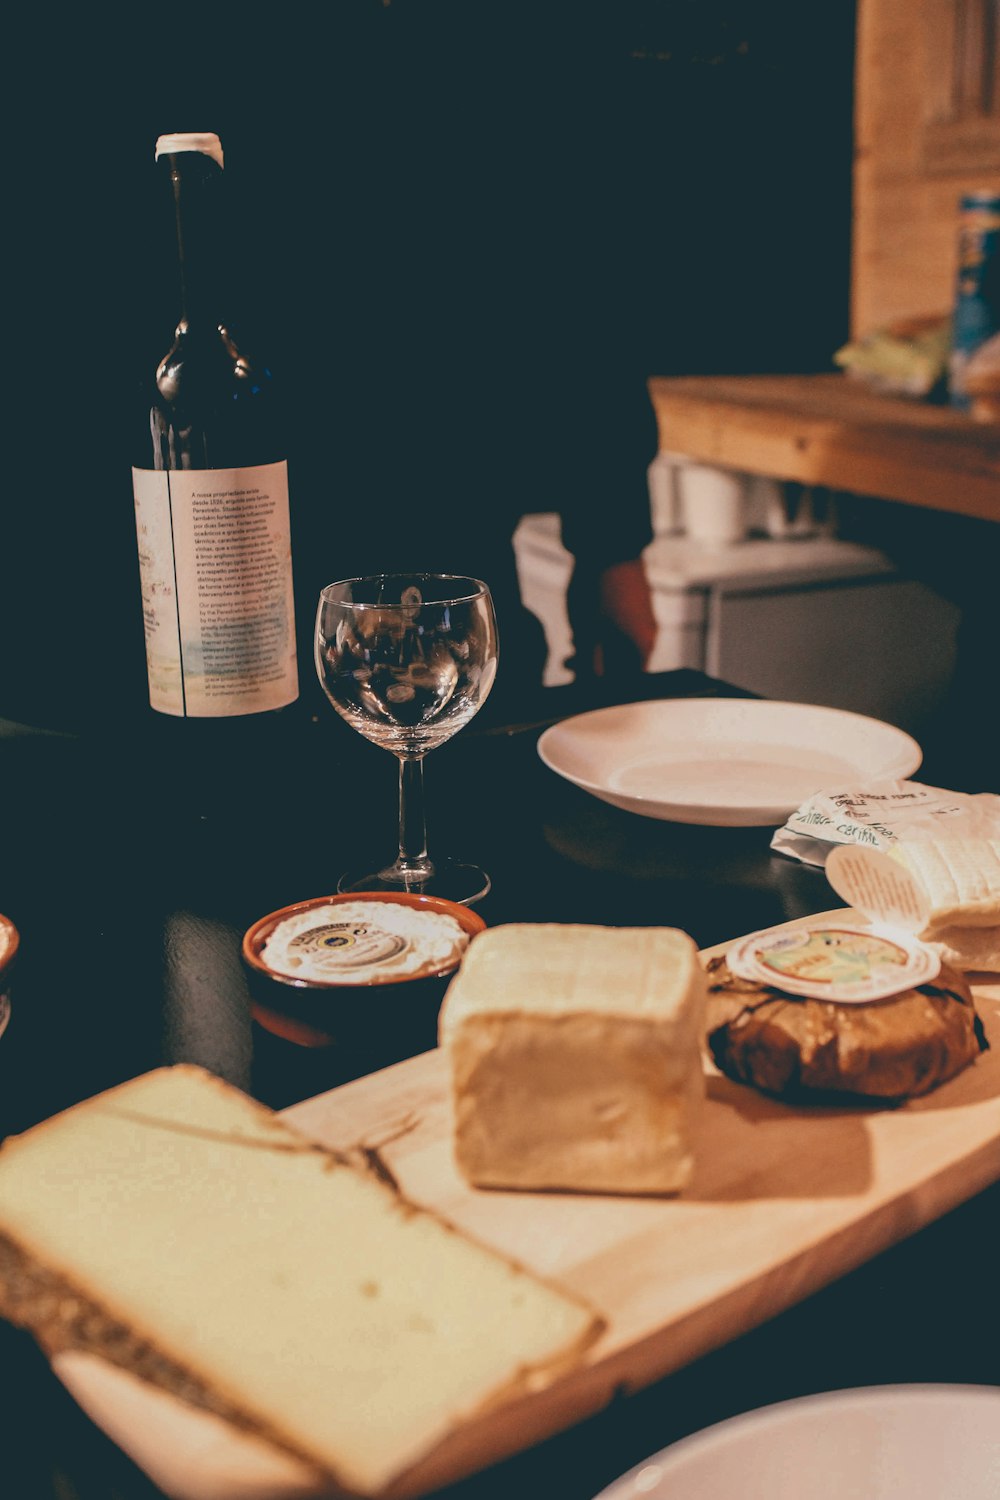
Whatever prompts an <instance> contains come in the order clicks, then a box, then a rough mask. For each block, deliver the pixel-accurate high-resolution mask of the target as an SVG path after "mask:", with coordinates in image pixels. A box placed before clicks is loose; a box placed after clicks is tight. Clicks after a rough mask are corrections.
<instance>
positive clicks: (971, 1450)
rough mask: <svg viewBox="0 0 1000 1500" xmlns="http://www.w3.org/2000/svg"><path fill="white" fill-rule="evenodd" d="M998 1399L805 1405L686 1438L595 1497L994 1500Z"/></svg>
mask: <svg viewBox="0 0 1000 1500" xmlns="http://www.w3.org/2000/svg"><path fill="white" fill-rule="evenodd" d="M998 1494H1000V1390H996V1389H994V1388H992V1387H990V1386H962V1385H895V1386H892V1385H885V1386H867V1387H858V1388H857V1389H854V1390H846V1391H832V1392H829V1393H825V1394H823V1395H820V1396H803V1397H801V1398H799V1399H798V1400H795V1401H782V1402H779V1403H778V1404H777V1405H775V1406H765V1407H761V1408H760V1410H758V1411H752V1412H748V1413H746V1415H744V1416H740V1417H733V1418H732V1419H731V1420H730V1421H728V1422H719V1423H717V1424H716V1425H715V1426H714V1427H706V1428H705V1430H704V1431H703V1432H697V1433H695V1434H694V1435H693V1436H692V1437H688V1438H682V1439H681V1441H680V1442H679V1443H673V1444H671V1446H670V1447H669V1448H664V1449H663V1451H662V1453H658V1454H657V1455H656V1456H655V1457H654V1458H650V1459H648V1460H647V1462H646V1463H644V1464H640V1465H639V1467H638V1468H635V1469H632V1470H630V1471H629V1473H628V1474H625V1475H624V1476H623V1477H622V1478H621V1479H619V1480H617V1481H616V1483H614V1484H613V1485H611V1487H610V1488H609V1489H606V1490H602V1491H601V1494H600V1495H599V1496H598V1497H597V1500H733V1497H734V1496H739V1500H848V1497H852V1496H864V1500H903V1497H905V1500H996V1496H997V1495H998Z"/></svg>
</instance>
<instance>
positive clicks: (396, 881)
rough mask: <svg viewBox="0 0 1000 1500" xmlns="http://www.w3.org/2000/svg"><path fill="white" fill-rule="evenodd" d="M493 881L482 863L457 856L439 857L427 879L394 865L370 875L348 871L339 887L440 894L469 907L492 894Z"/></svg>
mask: <svg viewBox="0 0 1000 1500" xmlns="http://www.w3.org/2000/svg"><path fill="white" fill-rule="evenodd" d="M492 883H493V882H492V881H491V880H490V877H489V876H488V875H487V873H486V871H485V870H481V869H480V868H479V866H478V865H466V864H462V862H461V861H460V860H457V859H436V860H435V861H434V869H433V873H432V874H430V875H428V876H426V877H424V878H423V879H418V878H417V877H415V876H413V875H406V874H404V873H398V874H397V873H396V871H395V870H394V869H393V867H392V866H391V865H390V866H389V868H388V869H384V870H379V871H377V872H374V873H368V874H366V873H365V872H363V871H360V870H348V871H347V872H346V874H344V875H341V877H340V879H339V880H338V881H337V890H338V891H409V892H411V893H412V894H413V895H414V896H437V897H439V898H440V899H441V900H444V901H454V902H456V903H457V904H458V905H460V906H469V905H471V904H472V902H473V901H481V900H482V899H483V897H484V896H485V895H487V894H488V893H489V890H490V887H491V885H492Z"/></svg>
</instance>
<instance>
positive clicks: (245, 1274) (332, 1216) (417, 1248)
mask: <svg viewBox="0 0 1000 1500" xmlns="http://www.w3.org/2000/svg"><path fill="white" fill-rule="evenodd" d="M0 1311H3V1313H4V1314H5V1315H6V1316H7V1317H8V1318H10V1319H11V1320H12V1321H15V1322H18V1323H22V1324H24V1325H26V1326H28V1327H31V1328H33V1329H34V1331H35V1332H36V1334H37V1336H38V1337H39V1338H40V1340H41V1341H42V1342H43V1344H44V1345H45V1346H46V1347H47V1348H48V1349H50V1350H58V1349H60V1348H67V1347H69V1348H74V1347H76V1348H85V1349H90V1350H91V1351H93V1352H96V1353H99V1354H102V1355H104V1356H105V1357H106V1358H109V1359H111V1360H112V1361H114V1362H117V1363H119V1364H121V1365H123V1366H124V1367H126V1368H129V1369H131V1370H133V1371H134V1372H136V1373H138V1374H139V1375H141V1376H143V1377H144V1378H146V1379H148V1380H152V1381H154V1382H155V1383H157V1384H160V1385H162V1386H164V1387H166V1388H167V1389H169V1390H172V1391H174V1392H175V1394H179V1395H181V1396H182V1397H183V1398H185V1399H188V1400H190V1401H192V1402H194V1403H196V1404H199V1405H204V1406H207V1407H209V1408H210V1409H212V1410H215V1411H216V1412H218V1413H220V1414H221V1415H223V1416H225V1417H228V1418H230V1419H231V1420H233V1421H235V1422H237V1423H238V1424H240V1425H241V1426H244V1427H247V1428H249V1429H251V1430H253V1431H255V1432H257V1433H258V1434H260V1435H261V1436H263V1437H266V1438H268V1439H270V1440H271V1441H273V1442H276V1443H277V1444H279V1445H280V1446H282V1447H284V1448H285V1449H287V1450H288V1451H290V1452H292V1453H294V1454H296V1455H298V1456H299V1457H301V1458H303V1459H305V1460H306V1462H307V1463H308V1464H310V1465H311V1466H312V1467H313V1468H314V1469H316V1470H318V1471H320V1472H321V1473H322V1474H324V1475H327V1476H332V1478H333V1480H334V1481H335V1482H336V1484H337V1485H338V1487H339V1491H343V1492H347V1493H351V1494H363V1495H370V1494H375V1493H379V1492H380V1491H382V1490H383V1489H384V1488H385V1487H386V1486H387V1485H389V1484H390V1482H391V1481H393V1480H395V1479H396V1478H397V1476H399V1475H400V1474H403V1473H405V1471H407V1470H408V1469H409V1468H410V1467H411V1466H412V1465H414V1464H415V1463H416V1462H417V1461H418V1460H420V1459H421V1458H422V1457H423V1456H424V1455H425V1454H427V1453H428V1452H429V1451H430V1450H431V1449H433V1447H434V1446H435V1445H436V1444H437V1443H438V1442H439V1441H440V1440H442V1439H443V1438H445V1436H446V1435H447V1434H448V1433H449V1432H450V1431H451V1430H452V1429H454V1428H455V1427H456V1426H458V1425H460V1424H461V1423H462V1422H463V1421H464V1420H466V1419H467V1418H469V1417H471V1416H473V1415H475V1414H476V1413H477V1412H480V1411H481V1410H483V1409H484V1408H485V1407H488V1406H490V1405H491V1404H493V1403H496V1402H498V1401H502V1400H504V1399H507V1398H509V1397H510V1396H512V1395H515V1394H518V1393H520V1392H523V1391H524V1390H528V1389H532V1388H534V1386H536V1385H538V1386H541V1385H544V1384H545V1383H547V1382H548V1381H550V1380H551V1379H552V1378H554V1376H555V1375H556V1374H557V1373H558V1372H560V1371H561V1370H563V1369H565V1368H566V1367H567V1365H571V1364H572V1363H574V1362H576V1361H578V1360H579V1359H580V1357H581V1355H582V1352H583V1350H584V1349H585V1348H586V1346H587V1345H588V1344H589V1342H591V1341H592V1340H593V1338H594V1337H595V1336H596V1335H597V1333H598V1332H599V1330H600V1320H599V1319H598V1318H597V1317H596V1316H595V1314H594V1313H593V1311H592V1310H591V1309H589V1308H587V1307H586V1306H584V1305H583V1304H582V1303H581V1302H580V1301H578V1300H577V1299H576V1298H574V1297H573V1296H571V1295H569V1294H566V1293H563V1292H562V1291H561V1290H559V1289H557V1288H555V1287H553V1286H550V1285H548V1284H546V1283H545V1282H543V1281H541V1280H540V1279H537V1278H536V1277H534V1276H533V1275H531V1274H529V1273H528V1272H526V1271H525V1270H524V1269H522V1268H521V1267H519V1266H517V1265H515V1264H514V1263H513V1262H511V1261H509V1260H508V1259H506V1258H504V1257H502V1256H500V1255H498V1254H495V1253H493V1252H492V1251H490V1250H488V1249H486V1248H484V1247H482V1246H480V1245H478V1244H475V1243H474V1242H472V1241H471V1240H469V1239H468V1238H466V1237H465V1236H464V1235H463V1234H461V1233H459V1232H458V1231H456V1230H455V1229H454V1228H453V1227H452V1226H451V1225H449V1224H447V1223H446V1222H444V1221H443V1220H441V1219H439V1218H437V1217H436V1216H434V1215H432V1214H430V1213H428V1212H424V1211H422V1210H419V1209H416V1208H414V1207H413V1206H412V1205H410V1204H408V1203H406V1202H404V1201H403V1200H401V1199H400V1197H399V1195H398V1194H397V1193H395V1192H394V1191H393V1189H392V1188H391V1187H390V1186H387V1185H386V1184H385V1183H384V1182H382V1181H380V1180H378V1179H377V1178H376V1177H375V1176H374V1175H372V1174H371V1173H368V1172H365V1171H363V1170H361V1169H359V1168H356V1167H355V1166H353V1165H351V1164H350V1163H348V1162H345V1161H343V1160H341V1159H340V1158H339V1157H336V1156H334V1155H332V1154H331V1153H330V1152H328V1151H326V1150H324V1149H323V1148H322V1147H318V1146H316V1145H314V1144H312V1143H311V1142H309V1141H307V1140H305V1139H304V1138H303V1137H301V1136H299V1135H298V1134H297V1133H295V1132H293V1131H292V1130H291V1129H289V1128H288V1127H287V1126H285V1125H284V1124H283V1123H282V1122H281V1121H280V1120H279V1119H278V1118H277V1117H276V1116H275V1115H273V1114H272V1113H271V1112H270V1111H268V1110H266V1109H264V1108H263V1107H262V1106H260V1105H258V1104H256V1103H255V1102H254V1101H252V1100H251V1099H249V1098H248V1097H247V1096H246V1095H244V1094H242V1093H241V1092H239V1091H238V1090H236V1089H233V1088H231V1087H229V1086H228V1085H226V1084H224V1083H222V1082H220V1081H219V1080H218V1079H216V1078H214V1077H212V1076H210V1075H209V1074H207V1073H204V1072H202V1071H201V1070H200V1069H197V1068H191V1067H176V1068H167V1069H162V1070H158V1071H156V1072H153V1073H150V1074H146V1075H144V1076H143V1077H141V1078H138V1079H136V1080H134V1081H132V1082H131V1083H127V1084H124V1085H122V1086H121V1087H119V1088H116V1089H112V1090H110V1091H109V1092H107V1093H105V1094H101V1095H99V1096H97V1097H96V1098H94V1099H91V1100H88V1101H86V1102H85V1103H83V1104H81V1105H78V1106H76V1107H74V1108H72V1109H70V1110H68V1111H66V1112H65V1113H64V1114H61V1115H58V1116H56V1117H54V1118H53V1119H52V1120H50V1121H48V1122H46V1123H44V1124H42V1125H40V1126H38V1127H36V1128H35V1129H33V1130H31V1131H29V1132H27V1133H26V1134H25V1135H23V1136H21V1137H17V1138H14V1139H11V1140H9V1141H8V1142H6V1143H5V1145H4V1146H3V1149H2V1150H0Z"/></svg>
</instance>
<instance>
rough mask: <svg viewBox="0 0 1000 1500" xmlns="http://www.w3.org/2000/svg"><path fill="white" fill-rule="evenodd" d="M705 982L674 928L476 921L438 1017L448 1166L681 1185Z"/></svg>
mask: <svg viewBox="0 0 1000 1500" xmlns="http://www.w3.org/2000/svg"><path fill="white" fill-rule="evenodd" d="M705 994H706V982H705V976H704V973H703V970H702V967H701V964H700V961H699V958H698V953H697V949H696V948H695V945H694V943H693V941H692V940H691V938H690V937H688V936H687V935H686V934H685V933H683V932H679V931H677V930H676V929H674V928H664V927H659V928H650V927H630V928H626V927H620V928H618V927H599V926H582V925H571V924H566V925H563V924H555V923H537V924H535V923H510V924H508V925H507V926H501V927H494V928H490V929H487V931H485V932H482V933H480V934H478V935H477V936H476V937H475V938H473V940H472V942H471V944H470V946H469V948H468V950H467V952H466V954H465V958H464V960H463V962H462V967H461V969H460V970H459V973H458V974H457V975H456V977H455V978H454V979H453V980H452V982H451V984H450V986H449V988H448V992H447V994H446V996H445V1000H444V1004H443V1006H442V1010H441V1017H440V1037H441V1043H442V1046H443V1047H444V1049H445V1051H446V1053H447V1056H448V1061H449V1067H450V1076H451V1089H452V1105H453V1119H454V1145H455V1156H456V1161H457V1164H458V1166H459V1169H460V1171H461V1172H462V1173H463V1175H464V1176H465V1177H466V1178H467V1180H468V1181H470V1182H471V1183H473V1184H474V1185H476V1186H479V1187H494V1188H521V1189H555V1190H568V1191H577V1192H590V1193H674V1192H677V1191H679V1190H680V1189H682V1188H683V1187H685V1186H686V1185H687V1183H688V1182H689V1181H690V1178H691V1174H692V1170H693V1162H694V1154H695V1131H696V1120H697V1116H698V1112H699V1107H700V1103H701V1100H702V1097H703V1094H704V1077H703V1073H702V1066H701V1054H700V1043H701V1038H702V1033H703V1027H704V1010H705Z"/></svg>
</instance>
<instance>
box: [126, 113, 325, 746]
mask: <svg viewBox="0 0 1000 1500" xmlns="http://www.w3.org/2000/svg"><path fill="white" fill-rule="evenodd" d="M177 139H178V138H171V149H169V150H167V151H164V152H163V153H162V154H160V155H159V159H158V163H157V167H158V170H159V171H160V173H161V174H162V175H163V177H164V178H165V179H166V188H167V193H168V201H169V202H170V204H171V206H172V208H173V215H174V221H175V225H176V232H177V246H178V260H179V270H180V292H181V297H180V301H181V313H180V318H179V320H178V323H177V326H176V331H175V334H174V339H173V342H172V344H171V345H170V348H169V349H168V351H167V353H166V354H165V355H164V356H163V358H162V359H161V360H160V362H159V364H158V366H157V367H156V371H155V377H154V379H153V382H152V387H151V389H148V390H147V393H146V397H145V400H144V404H143V410H144V412H145V420H144V422H143V424H142V426H143V428H144V436H142V437H141V441H140V445H139V451H138V452H137V453H136V459H135V465H134V468H133V482H134V492H135V503H136V526H137V535H138V543H139V559H140V574H141V582H142V602H143V613H144V619H145V632H146V654H147V669H148V677H149V698H150V704H151V707H152V708H153V710H154V711H155V714H156V717H157V719H159V718H160V717H161V716H162V717H163V718H164V719H174V720H183V721H184V727H185V730H186V731H187V733H188V737H189V738H190V735H191V730H190V728H189V727H188V726H191V725H192V724H193V721H198V723H199V724H200V725H201V727H202V733H201V735H200V736H199V738H200V739H205V738H206V737H211V738H214V739H216V740H218V739H219V738H220V733H221V734H222V737H223V738H224V739H225V740H226V741H229V740H232V739H233V729H234V728H235V727H236V726H238V725H239V724H249V723H253V724H255V725H256V724H257V723H259V722H260V721H262V720H264V719H270V718H271V717H272V716H273V715H275V714H277V713H279V712H280V711H281V710H283V709H285V708H287V707H288V706H289V705H290V704H292V703H293V702H294V701H295V700H296V698H297V695H298V684H297V672H296V658H295V631H294V608H293V599H292V577H291V541H290V522H289V511H288V479H287V465H286V462H285V451H284V443H283V426H284V424H283V422H282V419H281V411H280V404H279V400H278V393H277V392H276V390H275V388H274V382H273V380H272V377H271V374H270V371H269V370H268V369H267V367H266V366H264V365H263V364H259V363H257V362H255V361H254V360H253V359H252V358H250V357H248V356H247V355H246V354H245V353H244V352H243V350H242V349H241V348H240V347H239V346H238V344H237V342H236V339H235V338H234V336H233V334H232V333H231V332H230V330H229V328H228V327H227V325H226V323H225V322H224V321H223V318H222V316H221V313H222V304H223V301H224V294H223V290H222V289H223V287H224V277H223V276H222V275H221V274H220V272H221V269H222V267H221V264H220V261H221V256H220V248H221V246H222V244H223V241H222V237H221V231H222V224H221V219H220V210H221V204H220V201H219V199H220V193H221V187H222V168H221V165H220V163H219V162H218V161H217V160H215V159H213V157H212V156H211V155H209V154H206V152H205V151H204V150H201V149H176V142H177ZM181 139H182V140H183V141H185V142H186V140H187V139H188V138H181ZM212 139H214V138H212ZM216 144H217V143H216ZM225 726H229V728H228V729H226V727H225ZM206 731H212V733H211V734H210V735H208V734H207V733H206ZM233 742H234V744H238V743H239V741H238V740H234V741H233Z"/></svg>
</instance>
